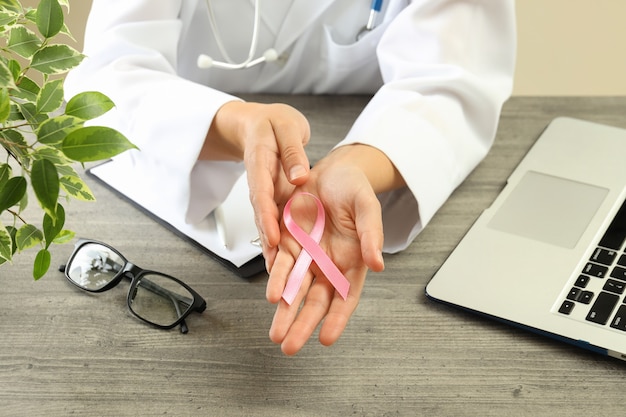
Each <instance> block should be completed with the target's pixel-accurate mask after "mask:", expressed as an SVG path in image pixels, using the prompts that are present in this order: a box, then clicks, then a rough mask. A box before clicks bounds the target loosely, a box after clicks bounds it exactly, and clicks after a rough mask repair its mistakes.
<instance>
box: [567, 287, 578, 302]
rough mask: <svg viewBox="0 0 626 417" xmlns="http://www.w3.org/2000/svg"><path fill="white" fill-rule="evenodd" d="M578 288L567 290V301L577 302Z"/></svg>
mask: <svg viewBox="0 0 626 417" xmlns="http://www.w3.org/2000/svg"><path fill="white" fill-rule="evenodd" d="M580 292H581V291H580V288H575V287H574V288H572V289H571V290H569V294H567V297H566V298H567V299H568V300H572V301H578V297H579V296H580Z"/></svg>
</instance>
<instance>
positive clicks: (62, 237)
mask: <svg viewBox="0 0 626 417" xmlns="http://www.w3.org/2000/svg"><path fill="white" fill-rule="evenodd" d="M75 236H76V233H74V232H72V231H71V230H67V229H64V230H61V231H60V232H59V234H58V235H57V237H55V238H54V241H52V243H57V244H63V243H67V242H69V241H71V240H72V239H74V237H75Z"/></svg>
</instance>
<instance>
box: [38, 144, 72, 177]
mask: <svg viewBox="0 0 626 417" xmlns="http://www.w3.org/2000/svg"><path fill="white" fill-rule="evenodd" d="M31 155H32V159H33V160H35V159H47V160H48V161H50V162H52V163H53V164H54V166H55V168H56V169H57V174H59V167H61V166H63V165H69V164H71V163H72V161H71V160H70V159H69V158H68V157H66V156H65V154H64V153H63V152H62V151H61V150H60V149H58V148H55V147H52V146H47V145H46V146H40V147H38V148H37V151H35V152H34V153H33V154H31Z"/></svg>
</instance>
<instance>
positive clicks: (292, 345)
mask: <svg viewBox="0 0 626 417" xmlns="http://www.w3.org/2000/svg"><path fill="white" fill-rule="evenodd" d="M402 184H403V181H402V179H401V177H400V176H399V174H398V173H397V171H396V170H395V168H394V167H393V165H391V163H390V162H389V161H388V160H387V158H386V157H385V156H384V155H383V154H382V153H380V152H379V151H377V150H375V149H373V148H370V147H368V146H365V145H350V146H345V147H342V148H338V149H336V150H334V151H333V152H331V153H330V154H329V155H328V156H327V157H326V158H324V159H323V160H321V161H320V162H319V163H318V164H316V165H315V167H314V168H313V170H312V171H311V175H310V178H309V180H308V181H307V182H306V183H305V184H304V185H303V186H301V187H298V188H297V189H296V190H295V191H294V195H296V194H297V193H299V192H309V193H311V194H313V195H316V196H317V197H318V198H319V199H320V200H321V201H322V203H323V205H324V207H325V211H326V226H325V229H324V234H323V235H322V240H321V241H320V246H321V247H322V249H323V250H324V251H325V252H326V254H327V255H328V256H329V257H330V259H331V260H332V261H333V262H334V263H335V265H336V266H337V267H338V268H339V270H340V271H341V272H342V273H343V274H344V276H345V277H346V278H347V279H348V281H349V282H350V291H349V293H348V297H347V299H346V300H344V299H343V298H342V297H341V296H340V295H339V294H338V293H337V292H336V291H335V289H334V287H333V286H332V285H331V284H330V282H329V281H328V280H327V279H326V277H325V276H324V275H323V273H322V272H321V271H320V270H319V268H318V267H317V265H315V263H314V262H313V263H311V266H310V268H309V271H308V273H307V275H306V276H305V279H304V281H303V284H302V286H301V288H300V291H299V293H298V295H297V297H296V299H295V301H294V302H293V303H292V305H288V304H287V303H286V302H285V301H284V300H283V299H282V298H281V296H282V292H283V290H284V288H285V285H286V282H287V278H288V276H289V273H290V272H291V269H292V268H293V265H294V263H295V261H296V259H297V257H298V255H299V253H300V250H301V247H300V245H299V244H298V243H297V242H296V241H295V240H294V239H293V237H292V236H291V235H290V233H289V231H287V230H286V229H285V228H284V225H283V226H282V227H283V229H282V232H281V239H280V243H279V245H278V253H277V255H276V258H275V260H274V262H273V264H272V265H271V270H270V276H269V281H268V284H267V293H266V296H267V299H268V301H269V302H271V303H278V305H277V309H276V313H275V315H274V320H273V322H272V326H271V329H270V339H271V340H272V341H273V342H275V343H278V344H280V345H281V349H282V351H283V352H284V353H285V354H287V355H293V354H295V353H297V352H298V351H299V350H300V349H301V348H302V347H303V346H304V344H305V343H306V342H307V340H308V339H309V338H310V337H311V335H312V334H313V332H314V331H315V329H316V328H317V326H318V325H319V324H320V323H322V326H321V328H320V332H319V340H320V342H321V343H322V344H323V345H326V346H328V345H332V344H333V343H335V342H336V341H337V340H338V339H339V337H340V336H341V333H342V332H343V330H344V329H345V327H346V325H347V323H348V320H349V318H350V316H351V315H352V313H353V312H354V310H355V309H356V307H357V304H358V302H359V299H360V295H361V290H362V289H363V285H364V282H365V277H366V274H367V270H368V268H369V269H371V270H373V271H381V270H382V269H383V268H384V263H383V258H382V252H381V250H382V245H383V228H382V217H381V207H380V203H379V201H378V199H377V198H376V192H379V191H384V190H388V189H393V188H396V187H398V186H401V185H402ZM311 203H312V199H310V198H307V197H306V196H301V197H296V198H295V199H294V201H293V204H292V210H291V212H292V216H293V218H294V220H295V221H296V223H298V225H299V226H300V227H302V228H303V229H304V230H306V231H308V230H310V228H311V226H312V224H310V223H312V222H313V221H314V220H315V218H316V208H315V207H314V204H313V205H312V204H311ZM307 222H308V223H309V224H307Z"/></svg>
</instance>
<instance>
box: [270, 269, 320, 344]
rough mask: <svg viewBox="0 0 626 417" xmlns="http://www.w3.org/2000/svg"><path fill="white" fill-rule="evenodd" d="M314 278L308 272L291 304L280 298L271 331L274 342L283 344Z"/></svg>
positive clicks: (271, 338)
mask: <svg viewBox="0 0 626 417" xmlns="http://www.w3.org/2000/svg"><path fill="white" fill-rule="evenodd" d="M312 280H313V276H312V274H308V276H307V277H305V279H304V280H303V282H302V286H301V287H300V290H299V291H298V295H297V296H296V299H295V300H294V302H293V303H291V305H289V304H287V302H286V301H285V300H279V303H278V306H277V307H276V312H275V313H274V318H273V319H272V325H271V327H270V332H269V336H270V340H271V341H272V342H274V343H279V344H281V343H282V342H283V340H284V339H285V336H286V335H287V333H288V332H289V329H290V328H291V326H292V324H293V322H294V320H295V319H296V316H297V315H298V309H299V308H300V305H301V304H302V300H303V298H304V297H305V295H306V294H307V293H308V291H309V288H310V285H311V282H312Z"/></svg>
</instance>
